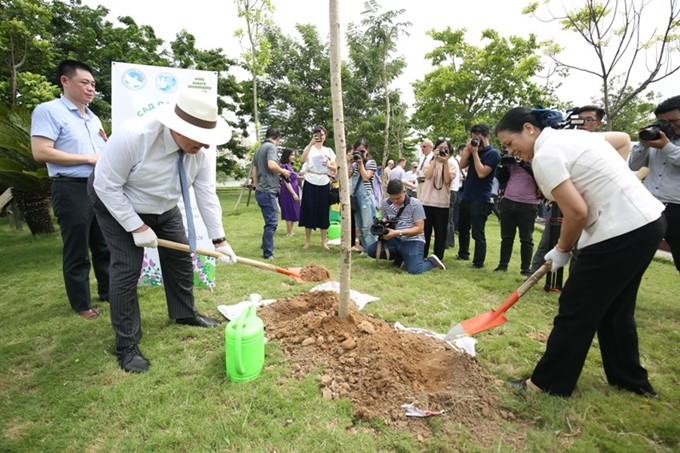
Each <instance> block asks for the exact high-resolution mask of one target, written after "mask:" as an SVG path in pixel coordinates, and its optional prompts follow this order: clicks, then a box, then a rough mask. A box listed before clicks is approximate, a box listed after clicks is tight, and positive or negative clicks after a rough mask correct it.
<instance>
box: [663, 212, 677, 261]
mask: <svg viewBox="0 0 680 453" xmlns="http://www.w3.org/2000/svg"><path fill="white" fill-rule="evenodd" d="M663 216H664V217H665V218H666V225H667V226H666V232H665V233H664V238H665V239H666V242H667V243H668V245H669V247H670V248H671V254H672V255H673V263H675V268H676V269H677V270H678V271H680V204H676V203H666V209H665V210H664V212H663Z"/></svg>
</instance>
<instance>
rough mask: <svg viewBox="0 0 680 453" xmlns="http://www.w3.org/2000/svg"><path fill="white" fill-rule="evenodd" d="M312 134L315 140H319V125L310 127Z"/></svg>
mask: <svg viewBox="0 0 680 453" xmlns="http://www.w3.org/2000/svg"><path fill="white" fill-rule="evenodd" d="M312 136H313V137H314V139H315V140H316V141H317V142H320V141H321V128H320V127H315V128H314V129H312Z"/></svg>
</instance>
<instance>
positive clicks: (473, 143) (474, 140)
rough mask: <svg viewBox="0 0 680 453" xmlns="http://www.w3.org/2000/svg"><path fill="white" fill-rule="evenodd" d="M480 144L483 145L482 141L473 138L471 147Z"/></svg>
mask: <svg viewBox="0 0 680 453" xmlns="http://www.w3.org/2000/svg"><path fill="white" fill-rule="evenodd" d="M480 143H482V141H481V140H480V139H478V138H473V139H472V140H470V145H472V146H479V145H480Z"/></svg>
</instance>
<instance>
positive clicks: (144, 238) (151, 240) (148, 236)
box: [132, 228, 158, 249]
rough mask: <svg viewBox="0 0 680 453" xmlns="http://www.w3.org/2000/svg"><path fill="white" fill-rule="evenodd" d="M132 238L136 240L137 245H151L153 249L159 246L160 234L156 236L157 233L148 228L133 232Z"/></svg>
mask: <svg viewBox="0 0 680 453" xmlns="http://www.w3.org/2000/svg"><path fill="white" fill-rule="evenodd" d="M132 239H134V240H135V245H136V246H137V247H149V248H152V249H155V248H156V247H158V236H156V233H155V232H154V231H153V230H152V229H151V228H147V229H146V230H144V231H142V232H140V233H132Z"/></svg>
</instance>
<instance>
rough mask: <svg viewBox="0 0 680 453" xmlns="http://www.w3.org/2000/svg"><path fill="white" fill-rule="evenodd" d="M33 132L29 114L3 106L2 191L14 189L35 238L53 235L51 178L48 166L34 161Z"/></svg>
mask: <svg viewBox="0 0 680 453" xmlns="http://www.w3.org/2000/svg"><path fill="white" fill-rule="evenodd" d="M30 128H31V119H30V114H29V113H28V111H26V110H24V109H16V110H9V109H8V108H7V107H6V106H4V105H0V187H4V188H8V187H11V188H12V194H13V196H14V198H15V200H16V201H17V205H18V206H19V209H20V210H21V212H22V214H23V217H24V220H25V221H26V224H27V225H28V228H29V229H30V230H31V233H32V234H33V235H38V234H50V233H54V225H53V224H52V218H51V216H50V202H49V196H50V178H49V176H48V175H47V168H46V167H45V164H41V163H38V162H36V161H35V159H33V154H32V153H31V133H30Z"/></svg>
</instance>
